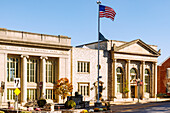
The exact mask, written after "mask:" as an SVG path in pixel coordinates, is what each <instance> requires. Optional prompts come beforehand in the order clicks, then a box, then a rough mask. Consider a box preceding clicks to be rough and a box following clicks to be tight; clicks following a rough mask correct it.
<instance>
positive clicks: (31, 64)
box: [27, 59, 37, 82]
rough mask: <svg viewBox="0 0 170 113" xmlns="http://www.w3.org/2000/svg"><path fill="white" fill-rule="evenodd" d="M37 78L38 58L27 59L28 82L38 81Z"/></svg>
mask: <svg viewBox="0 0 170 113" xmlns="http://www.w3.org/2000/svg"><path fill="white" fill-rule="evenodd" d="M36 78H37V60H36V59H28V60H27V82H36Z"/></svg>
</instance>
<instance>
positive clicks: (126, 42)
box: [76, 40, 127, 47]
mask: <svg viewBox="0 0 170 113" xmlns="http://www.w3.org/2000/svg"><path fill="white" fill-rule="evenodd" d="M108 41H109V42H110V41H115V42H123V43H127V42H126V41H118V40H108ZM100 42H105V41H100ZM95 43H98V42H97V41H96V42H91V43H87V44H82V45H78V46H76V47H80V46H84V45H91V44H95Z"/></svg>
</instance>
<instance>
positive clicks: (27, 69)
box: [0, 29, 160, 103]
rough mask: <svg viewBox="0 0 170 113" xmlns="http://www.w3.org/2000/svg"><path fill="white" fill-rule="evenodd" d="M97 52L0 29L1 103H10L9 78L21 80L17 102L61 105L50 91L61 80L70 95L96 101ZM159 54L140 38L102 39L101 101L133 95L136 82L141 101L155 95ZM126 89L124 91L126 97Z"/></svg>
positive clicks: (63, 39)
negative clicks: (68, 85) (68, 86)
mask: <svg viewBox="0 0 170 113" xmlns="http://www.w3.org/2000/svg"><path fill="white" fill-rule="evenodd" d="M97 48H98V45H97V42H94V43H88V44H84V45H80V46H77V47H72V46H71V38H69V37H67V36H60V35H58V36H54V35H46V34H38V33H30V32H22V31H14V30H7V29H0V58H1V60H0V63H1V65H0V69H1V75H0V81H1V82H4V83H5V87H4V92H3V96H2V102H4V103H6V102H8V101H14V99H15V96H14V78H20V79H21V88H20V90H21V94H20V95H19V101H20V102H21V103H26V102H27V101H28V100H35V99H39V98H40V97H42V96H43V97H45V98H46V99H52V100H54V101H56V102H60V101H61V98H60V97H59V96H58V95H56V94H55V93H54V91H53V89H54V85H55V83H56V82H57V80H58V79H60V78H63V77H67V78H68V79H69V80H70V81H71V82H72V84H73V93H72V94H73V95H74V92H79V94H81V95H83V97H84V100H96V95H97V92H98V91H97V61H98V59H97V55H98V51H97ZM159 55H160V53H159V52H158V51H157V46H155V45H148V44H146V43H144V42H143V41H141V40H140V39H137V40H133V41H130V42H124V41H115V40H109V41H101V42H100V66H101V67H100V76H102V78H100V86H101V87H100V88H101V89H102V91H100V93H101V96H102V98H103V99H105V100H106V99H113V98H115V97H116V98H132V97H137V93H138V90H137V84H136V80H137V79H140V80H141V82H142V83H143V84H142V86H140V95H141V98H152V97H156V94H157V58H158V56H159ZM41 83H42V84H41ZM41 85H42V88H40V86H41ZM125 89H127V90H129V92H128V93H126V94H125V93H124V90H125Z"/></svg>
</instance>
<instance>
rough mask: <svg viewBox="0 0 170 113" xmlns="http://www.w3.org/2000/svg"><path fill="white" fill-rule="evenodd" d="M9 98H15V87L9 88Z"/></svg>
mask: <svg viewBox="0 0 170 113" xmlns="http://www.w3.org/2000/svg"><path fill="white" fill-rule="evenodd" d="M7 100H15V93H14V89H7Z"/></svg>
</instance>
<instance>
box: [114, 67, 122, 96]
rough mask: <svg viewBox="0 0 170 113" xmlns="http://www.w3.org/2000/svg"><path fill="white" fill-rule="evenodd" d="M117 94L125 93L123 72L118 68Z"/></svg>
mask: <svg viewBox="0 0 170 113" xmlns="http://www.w3.org/2000/svg"><path fill="white" fill-rule="evenodd" d="M116 71H117V92H120V93H122V92H123V71H122V69H121V68H120V67H118V68H117V70H116Z"/></svg>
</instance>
